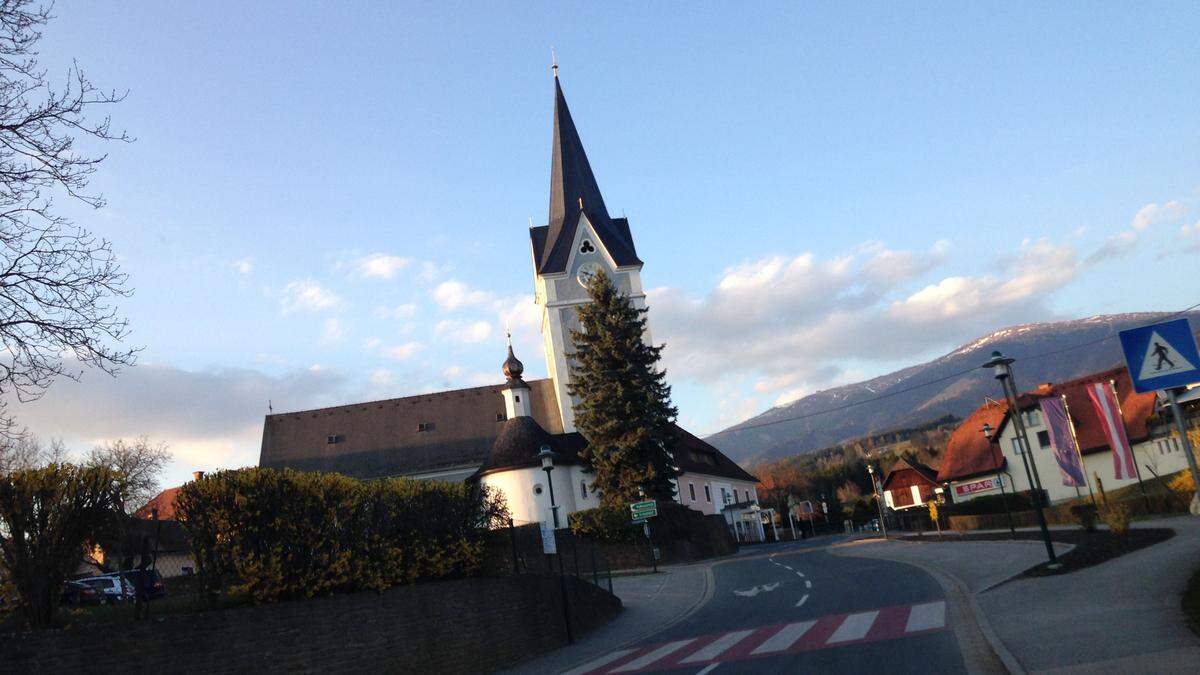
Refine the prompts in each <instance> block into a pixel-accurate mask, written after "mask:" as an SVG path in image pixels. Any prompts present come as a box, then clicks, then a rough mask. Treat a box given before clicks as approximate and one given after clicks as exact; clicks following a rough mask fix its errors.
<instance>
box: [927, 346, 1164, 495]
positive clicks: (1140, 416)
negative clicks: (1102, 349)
mask: <svg viewBox="0 0 1200 675" xmlns="http://www.w3.org/2000/svg"><path fill="white" fill-rule="evenodd" d="M1097 383H1099V384H1104V385H1107V386H1109V387H1112V388H1113V390H1114V391H1115V392H1116V400H1117V401H1118V405H1119V413H1120V419H1121V423H1122V424H1123V425H1124V427H1125V433H1126V435H1127V436H1128V438H1129V443H1130V446H1131V447H1132V449H1133V456H1134V459H1135V460H1136V464H1137V471H1138V473H1140V474H1141V475H1142V477H1143V479H1145V478H1153V477H1154V476H1155V475H1165V474H1169V473H1174V472H1176V471H1181V470H1183V469H1185V468H1187V459H1186V457H1184V455H1183V451H1182V448H1181V446H1180V444H1179V443H1178V442H1177V441H1175V442H1172V439H1171V438H1169V437H1165V438H1159V437H1156V436H1155V435H1154V434H1153V433H1152V427H1151V424H1150V423H1151V420H1152V418H1153V417H1154V415H1155V411H1156V402H1157V398H1156V395H1155V394H1153V393H1145V394H1142V393H1138V392H1136V391H1134V390H1133V383H1132V381H1131V380H1130V378H1129V372H1128V371H1127V370H1126V369H1125V368H1124V367H1118V368H1111V369H1108V370H1104V371H1100V372H1096V373H1090V374H1088V375H1084V376H1082V377H1078V378H1075V379H1072V380H1067V381H1065V382H1060V383H1045V384H1041V385H1039V386H1038V387H1037V388H1036V389H1033V390H1032V391H1027V392H1025V393H1023V394H1021V395H1020V396H1019V397H1017V406H1018V408H1019V414H1020V415H1021V420H1022V422H1024V425H1025V428H1026V432H1027V435H1028V437H1029V442H1030V444H1031V445H1032V446H1033V447H1032V448H1031V450H1030V452H1029V454H1028V455H1026V453H1025V452H1024V450H1023V446H1022V445H1021V443H1020V442H1019V441H1018V438H1017V432H1016V425H1015V424H1012V423H1011V422H1012V417H1011V414H1010V411H1009V409H1008V408H1009V406H1008V404H1007V403H1005V402H995V401H988V402H986V403H984V405H982V406H980V407H979V408H978V409H977V410H976V411H975V412H974V413H972V414H971V415H970V416H969V417H968V418H967V419H966V420H964V421H963V423H962V424H961V425H960V426H959V427H958V429H956V430H955V432H954V433H953V434H952V435H951V437H950V442H949V444H948V445H947V447H946V452H945V453H944V455H943V459H942V463H941V467H940V469H939V471H938V480H939V482H943V483H949V484H950V486H951V490H950V493H951V495H952V496H953V498H954V499H955V500H956V501H962V500H964V499H971V498H973V497H976V496H979V495H984V494H1000V491H1001V489H1005V490H1009V491H1016V492H1021V491H1025V490H1028V489H1030V481H1029V479H1028V477H1027V471H1026V469H1025V466H1026V462H1027V461H1032V462H1033V463H1034V464H1033V465H1032V466H1033V467H1036V471H1037V474H1038V476H1039V477H1040V479H1041V484H1042V488H1043V489H1044V490H1046V493H1047V496H1048V497H1049V499H1050V501H1051V502H1059V501H1064V500H1067V499H1074V498H1077V497H1080V496H1087V494H1088V488H1089V487H1090V488H1091V489H1092V490H1093V491H1095V490H1096V485H1095V482H1096V478H1097V477H1099V479H1100V481H1101V482H1102V483H1103V485H1104V488H1105V489H1110V488H1116V487H1124V486H1126V485H1132V484H1135V483H1136V482H1137V477H1136V476H1134V477H1132V478H1117V477H1116V472H1115V470H1114V463H1113V457H1112V448H1111V447H1110V446H1109V444H1108V440H1107V438H1106V436H1105V431H1104V425H1103V423H1102V421H1101V419H1100V417H1099V415H1098V414H1097V412H1096V410H1095V407H1094V406H1093V404H1092V402H1091V400H1090V399H1089V397H1088V394H1087V387H1088V386H1089V385H1094V384H1097ZM1049 397H1062V398H1063V400H1064V401H1065V402H1066V410H1067V413H1068V416H1069V419H1070V423H1071V431H1072V432H1073V433H1074V438H1075V440H1076V443H1077V445H1078V452H1079V455H1080V457H1081V460H1082V464H1083V468H1084V474H1085V476H1086V477H1087V480H1088V484H1089V485H1087V486H1082V487H1079V488H1076V487H1072V486H1067V485H1064V484H1063V478H1062V473H1061V471H1060V469H1059V467H1058V463H1057V461H1056V460H1055V458H1054V452H1053V448H1052V447H1051V437H1050V430H1049V429H1048V428H1047V426H1046V420H1045V419H1044V416H1043V415H1042V412H1041V400H1042V399H1044V398H1049ZM985 425H986V428H987V429H988V430H989V431H990V432H991V433H990V436H988V435H985V434H984V429H985Z"/></svg>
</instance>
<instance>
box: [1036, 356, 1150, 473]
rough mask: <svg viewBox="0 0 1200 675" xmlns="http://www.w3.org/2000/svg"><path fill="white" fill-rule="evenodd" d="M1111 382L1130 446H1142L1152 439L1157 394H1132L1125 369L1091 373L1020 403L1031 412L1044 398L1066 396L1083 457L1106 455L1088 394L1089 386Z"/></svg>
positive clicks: (1043, 389) (1098, 419)
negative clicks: (1099, 453)
mask: <svg viewBox="0 0 1200 675" xmlns="http://www.w3.org/2000/svg"><path fill="white" fill-rule="evenodd" d="M1109 380H1112V381H1113V383H1114V384H1115V385H1116V388H1117V398H1118V399H1119V400H1120V402H1121V417H1122V418H1123V419H1124V421H1125V433H1126V434H1128V435H1129V442H1130V443H1139V442H1141V441H1144V440H1146V439H1147V438H1149V437H1150V429H1149V425H1148V424H1147V422H1148V420H1149V418H1150V416H1151V415H1152V414H1154V403H1155V398H1156V396H1155V394H1154V393H1153V392H1150V393H1146V394H1139V393H1137V392H1135V391H1134V390H1133V381H1132V380H1130V378H1129V371H1128V370H1126V369H1125V368H1124V367H1119V368H1112V369H1109V370H1104V371H1101V372H1099V373H1092V374H1090V375H1085V376H1083V377H1080V378H1076V379H1074V380H1068V381H1066V382H1062V383H1060V384H1054V385H1050V386H1048V387H1045V386H1043V387H1039V388H1038V389H1037V390H1035V391H1034V392H1029V393H1026V394H1023V395H1022V396H1021V398H1020V399H1019V400H1018V401H1017V404H1018V405H1020V406H1021V409H1022V410H1028V409H1030V408H1033V407H1035V406H1036V405H1038V399H1040V398H1042V397H1044V396H1066V397H1067V407H1068V408H1069V409H1070V413H1071V421H1072V422H1074V423H1075V436H1076V437H1077V438H1078V439H1079V449H1080V450H1081V451H1082V452H1083V453H1084V454H1088V453H1093V452H1107V451H1109V450H1110V448H1109V447H1108V441H1107V440H1106V439H1105V437H1104V428H1103V426H1102V425H1101V423H1100V418H1099V417H1097V416H1096V409H1095V407H1094V406H1093V405H1092V400H1091V398H1090V397H1089V396H1088V393H1087V385H1089V384H1093V383H1095V382H1108V381H1109Z"/></svg>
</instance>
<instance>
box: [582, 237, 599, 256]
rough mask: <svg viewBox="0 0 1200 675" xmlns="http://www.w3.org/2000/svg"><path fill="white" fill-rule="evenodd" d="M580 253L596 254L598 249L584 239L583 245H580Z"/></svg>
mask: <svg viewBox="0 0 1200 675" xmlns="http://www.w3.org/2000/svg"><path fill="white" fill-rule="evenodd" d="M579 252H580V253H595V252H596V247H595V246H592V242H590V241H588V240H587V239H584V240H583V243H582V244H580V245H579Z"/></svg>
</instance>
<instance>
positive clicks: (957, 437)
mask: <svg viewBox="0 0 1200 675" xmlns="http://www.w3.org/2000/svg"><path fill="white" fill-rule="evenodd" d="M1007 412H1008V404H1007V403H1004V402H998V401H988V402H987V403H984V404H983V405H981V406H980V407H979V408H977V409H976V410H975V412H973V413H971V414H970V415H968V416H967V419H965V420H963V423H962V424H960V425H958V428H957V429H955V430H954V433H952V434H950V441H949V442H948V443H947V444H946V452H945V454H944V455H943V456H942V462H941V465H940V466H939V468H938V475H937V479H938V481H948V480H959V479H962V478H969V477H971V476H977V475H979V474H984V473H991V472H993V471H998V470H1000V469H1003V468H1004V454H1003V453H1001V452H1000V447H999V446H997V445H996V444H995V443H992V442H990V441H989V440H988V439H987V437H986V436H984V435H983V431H982V429H983V425H984V424H989V425H991V427H992V428H993V429H996V430H997V432H996V433H999V429H1000V428H1001V425H1002V423H1003V422H1004V418H1005V414H1006V413H1007Z"/></svg>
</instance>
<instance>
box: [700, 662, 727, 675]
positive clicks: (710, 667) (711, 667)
mask: <svg viewBox="0 0 1200 675" xmlns="http://www.w3.org/2000/svg"><path fill="white" fill-rule="evenodd" d="M719 665H721V664H720V663H710V664H708V667H706V668H704V669H703V670H701V671H700V672H698V673H696V675H708V674H709V673H711V672H712V671H714V670H716V669H717V666H719Z"/></svg>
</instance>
